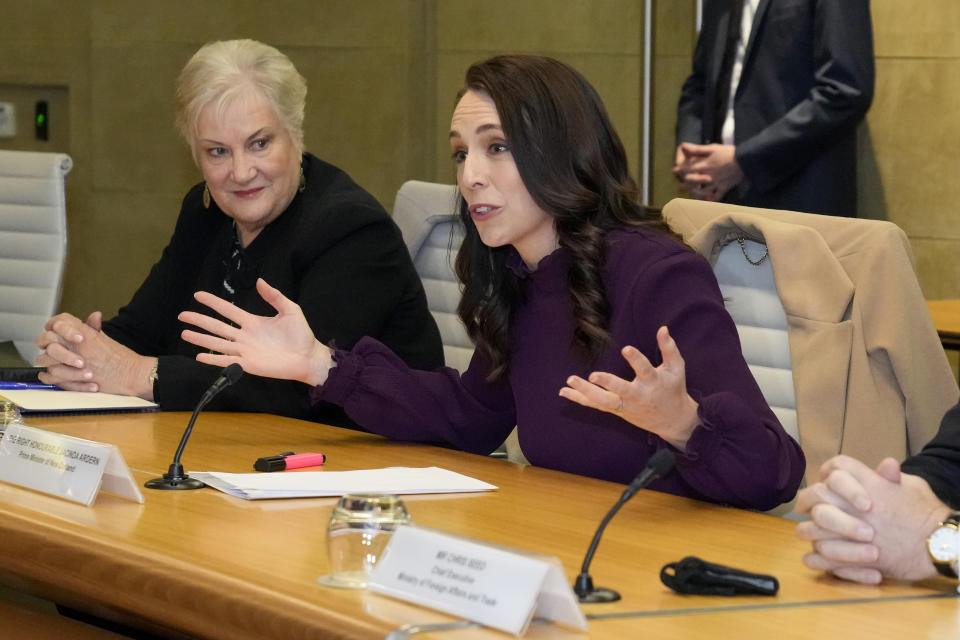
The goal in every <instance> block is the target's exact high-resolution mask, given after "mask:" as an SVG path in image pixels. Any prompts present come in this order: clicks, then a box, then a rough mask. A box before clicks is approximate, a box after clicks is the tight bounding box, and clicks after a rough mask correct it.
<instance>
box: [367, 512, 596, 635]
mask: <svg viewBox="0 0 960 640" xmlns="http://www.w3.org/2000/svg"><path fill="white" fill-rule="evenodd" d="M367 588H368V589H370V590H371V591H377V592H379V593H383V594H385V595H388V596H392V597H394V598H399V599H401V600H406V601H408V602H413V603H416V604H419V605H423V606H425V607H430V608H432V609H438V610H440V611H444V612H446V613H451V614H453V615H456V616H460V617H463V618H467V619H469V620H474V621H476V622H479V623H481V624H485V625H487V626H490V627H495V628H497V629H502V630H503V631H507V632H509V633H514V634H517V635H522V634H523V633H525V632H526V629H527V625H529V624H530V620H531V619H532V618H533V616H534V615H536V616H537V617H540V618H544V619H547V620H554V621H556V622H562V623H564V624H568V625H570V626H572V627H576V628H578V629H586V628H587V619H586V618H585V617H584V615H583V612H582V611H581V610H580V605H579V604H578V603H577V599H576V597H575V596H574V594H573V589H572V588H571V587H570V585H569V584H568V583H567V580H566V578H565V577H564V575H563V569H562V566H561V564H560V561H559V560H558V559H556V558H554V557H550V556H539V555H533V554H528V553H526V552H523V551H519V550H512V549H508V548H506V547H500V546H494V545H489V544H484V543H482V542H478V541H476V540H469V539H466V538H462V537H459V536H455V535H451V534H446V533H442V532H440V531H435V530H432V529H426V528H424V527H419V526H416V525H405V526H400V527H397V530H396V532H395V533H394V534H393V537H392V538H391V540H390V543H389V544H388V545H387V548H386V551H385V552H384V555H383V557H382V558H381V559H380V560H379V561H378V562H377V564H376V566H375V567H374V568H373V572H372V573H371V574H370V580H369V583H368V585H367Z"/></svg>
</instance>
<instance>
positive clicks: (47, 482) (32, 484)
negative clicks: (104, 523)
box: [0, 424, 143, 507]
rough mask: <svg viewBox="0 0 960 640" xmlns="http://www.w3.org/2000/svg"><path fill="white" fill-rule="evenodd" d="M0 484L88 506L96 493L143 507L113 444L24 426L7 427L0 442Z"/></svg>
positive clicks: (138, 488)
mask: <svg viewBox="0 0 960 640" xmlns="http://www.w3.org/2000/svg"><path fill="white" fill-rule="evenodd" d="M0 480H3V481H5V482H9V483H11V484H16V485H20V486H21V487H27V488H28V489H34V490H36V491H42V492H43V493H49V494H51V495H55V496H58V497H60V498H66V499H67V500H72V501H74V502H79V503H81V504H85V505H87V506H88V507H89V506H90V505H91V504H93V500H94V498H96V497H97V492H98V491H99V490H100V489H103V490H104V491H109V492H110V493H113V494H116V495H118V496H120V497H122V498H129V499H130V500H135V501H136V502H140V503H143V494H142V493H140V487H138V486H137V483H136V482H134V481H133V476H131V475H130V469H129V468H128V467H127V463H126V462H125V461H124V459H123V455H122V454H121V453H120V450H119V449H117V448H116V447H115V446H114V445H112V444H103V443H100V442H94V441H92V440H83V439H82V438H74V437H71V436H65V435H62V434H59V433H51V432H49V431H44V430H42V429H37V428H35V427H28V426H26V425H22V424H8V425H7V430H6V433H5V434H4V436H3V438H2V439H0Z"/></svg>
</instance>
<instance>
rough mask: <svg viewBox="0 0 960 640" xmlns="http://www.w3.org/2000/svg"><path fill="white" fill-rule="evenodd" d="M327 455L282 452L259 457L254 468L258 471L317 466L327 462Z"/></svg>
mask: <svg viewBox="0 0 960 640" xmlns="http://www.w3.org/2000/svg"><path fill="white" fill-rule="evenodd" d="M326 460H327V456H325V455H323V454H322V453H293V452H292V451H290V452H287V453H281V454H280V455H277V456H266V457H263V458H257V461H256V462H254V463H253V468H254V469H255V470H257V471H286V470H288V469H300V468H303V467H316V466H319V465H322V464H323V463H324V462H326Z"/></svg>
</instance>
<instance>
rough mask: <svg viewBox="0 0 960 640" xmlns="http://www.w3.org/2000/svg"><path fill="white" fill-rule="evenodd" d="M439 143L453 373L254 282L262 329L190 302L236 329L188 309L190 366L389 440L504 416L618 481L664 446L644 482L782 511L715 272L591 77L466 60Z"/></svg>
mask: <svg viewBox="0 0 960 640" xmlns="http://www.w3.org/2000/svg"><path fill="white" fill-rule="evenodd" d="M450 149H451V152H452V155H453V159H454V162H455V163H456V165H457V182H458V185H459V188H460V195H461V197H460V215H461V219H462V220H463V224H464V226H465V227H466V239H465V240H464V243H463V245H462V247H461V249H460V252H459V254H458V255H457V260H456V271H457V275H458V277H459V278H460V279H461V281H462V283H463V299H462V301H461V303H460V306H459V314H460V317H461V319H462V320H463V322H464V324H465V325H466V327H467V330H468V332H469V334H470V335H471V337H472V338H473V339H474V341H475V342H476V346H477V348H476V353H475V354H474V357H473V360H472V362H471V364H470V366H469V368H468V369H467V371H466V372H464V373H463V375H460V374H459V373H457V372H456V371H455V370H453V369H449V368H445V369H440V370H437V371H430V372H428V371H416V370H412V369H410V368H409V367H407V366H406V365H405V364H403V362H402V361H401V360H400V359H399V358H397V357H396V356H395V355H394V354H393V353H392V352H391V351H390V350H389V349H387V348H386V347H384V346H383V345H382V344H380V343H379V342H377V341H376V340H373V339H369V338H364V339H363V340H361V341H360V342H359V343H357V345H356V346H355V347H354V348H353V349H350V350H349V351H345V350H334V349H331V348H329V347H327V346H326V345H324V344H322V343H320V342H319V341H318V340H316V339H315V338H314V336H313V334H312V333H311V332H310V330H309V327H308V326H307V325H306V323H305V322H304V321H303V319H302V314H301V312H300V309H299V308H298V307H297V305H296V304H294V303H293V302H291V301H289V300H287V299H286V298H284V297H283V296H282V295H281V294H280V293H279V292H278V291H276V290H275V289H273V288H272V287H270V286H269V285H268V284H267V283H265V282H263V281H260V282H258V284H257V287H258V290H259V291H260V294H261V295H262V296H263V297H264V299H265V300H266V301H267V302H268V303H269V304H271V305H272V306H273V307H274V308H275V309H276V310H277V311H278V315H276V316H274V317H272V318H266V317H260V316H254V315H251V314H249V313H247V312H244V311H242V310H240V309H237V308H236V307H233V306H232V305H230V304H229V303H227V302H225V301H223V300H220V299H219V298H217V297H215V296H213V295H210V294H208V293H204V292H200V293H198V294H197V296H196V297H197V300H199V301H200V302H201V303H203V304H205V305H207V306H209V307H210V308H211V309H213V310H214V311H216V312H218V313H220V314H221V315H223V316H224V317H226V318H227V319H229V320H231V321H232V322H233V323H234V324H235V325H236V326H235V327H234V326H230V325H227V324H226V323H223V322H220V321H218V320H214V319H212V318H209V317H207V316H204V315H200V314H197V313H193V312H188V313H183V314H181V319H182V320H183V321H185V322H188V323H190V324H194V325H196V326H198V327H200V328H202V329H205V330H206V331H209V332H211V333H213V334H215V335H212V336H211V335H208V334H203V333H198V332H194V331H185V332H184V334H183V337H184V339H185V340H187V341H189V342H192V343H194V344H197V345H199V346H201V347H204V348H207V349H210V350H212V351H214V352H216V353H206V354H200V355H198V356H197V358H198V359H199V360H201V361H202V362H208V363H210V364H215V365H219V366H226V365H227V364H230V363H234V362H237V363H239V364H240V365H241V366H242V367H243V368H244V369H245V370H246V371H247V372H248V373H253V374H257V375H263V376H271V377H279V378H285V379H293V380H299V381H302V382H305V383H307V384H309V385H311V386H312V390H311V397H312V399H313V400H314V401H317V402H319V401H323V402H332V403H335V404H339V405H341V406H342V407H343V408H344V409H345V410H346V412H347V414H348V415H349V416H350V417H351V418H352V419H353V420H355V421H356V422H357V423H358V424H360V425H362V426H363V427H364V428H366V429H369V430H370V431H373V432H375V433H380V434H382V435H385V436H388V437H391V438H395V439H403V440H414V441H420V442H431V443H438V444H444V445H448V446H454V447H458V448H461V449H464V450H467V451H472V452H475V453H489V452H490V451H493V450H494V449H495V448H496V447H497V446H498V445H499V444H500V443H501V442H502V441H503V440H504V438H505V437H506V436H507V434H508V433H509V432H510V431H511V429H512V428H513V426H514V425H515V424H516V425H517V427H518V434H519V440H520V444H521V446H522V449H523V452H524V454H525V455H526V456H527V458H528V459H529V460H530V461H531V462H532V463H533V464H537V465H541V466H545V467H551V468H554V469H560V470H562V471H568V472H572V473H579V474H583V475H589V476H594V477H597V478H603V479H606V480H613V481H616V482H623V483H626V482H630V481H631V480H632V479H633V478H634V476H635V475H636V474H637V472H638V471H640V470H641V469H642V468H643V466H644V465H645V463H646V461H647V460H648V458H649V457H650V456H651V455H652V454H653V453H654V452H655V451H656V450H658V449H661V448H667V447H671V448H673V449H674V450H675V452H676V453H677V454H678V455H677V464H676V472H675V473H673V474H670V475H668V476H666V477H664V478H660V479H658V480H656V481H655V482H654V484H652V485H651V486H652V487H653V488H656V489H659V490H661V491H667V492H669V493H674V494H678V495H685V496H690V497H694V498H699V499H704V500H710V501H714V502H722V503H727V504H732V505H737V506H741V507H748V508H757V509H769V508H772V507H774V506H776V505H777V504H779V503H781V502H785V501H787V500H790V499H791V498H792V497H793V495H794V493H795V492H796V490H797V487H798V485H799V483H800V478H801V477H802V474H803V471H804V458H803V454H802V452H801V451H800V447H799V446H798V444H797V443H796V442H795V441H794V440H793V439H792V438H790V436H788V435H787V434H786V432H784V430H783V428H782V427H781V426H780V423H779V422H778V421H777V419H776V417H775V416H774V414H773V412H772V411H771V410H770V408H769V407H768V406H767V404H766V402H765V401H764V399H763V396H762V395H761V393H760V390H759V388H758V387H757V384H756V382H755V381H754V379H753V376H752V375H751V373H750V371H749V369H748V368H747V365H746V363H745V362H744V360H743V356H742V355H741V352H740V343H739V339H738V337H737V333H736V328H735V326H734V324H733V321H732V320H731V318H730V316H729V315H728V314H727V312H726V311H725V309H724V306H723V299H722V297H721V294H720V290H719V287H718V285H717V282H716V279H715V278H714V276H713V272H712V270H711V268H710V265H709V264H708V263H707V262H706V260H704V259H703V258H701V257H700V256H698V255H696V254H695V253H693V252H692V251H690V250H689V249H688V248H687V247H686V246H684V245H683V244H682V242H680V240H679V239H678V238H677V237H676V236H675V235H674V234H673V233H672V232H671V231H670V229H669V228H668V227H667V226H666V225H665V224H664V223H663V222H662V221H660V219H659V217H658V216H656V215H655V214H654V213H652V212H651V211H649V210H646V209H645V208H644V207H642V206H641V205H639V204H638V202H637V201H638V198H637V190H636V185H635V183H634V182H633V180H632V179H631V178H630V176H629V174H628V172H627V161H626V154H625V153H624V150H623V145H622V144H621V142H620V140H619V138H618V137H617V134H616V132H615V131H614V130H613V127H612V126H611V124H610V121H609V118H608V117H607V114H606V111H605V109H604V107H603V104H602V102H601V101H600V98H599V97H598V96H597V94H596V92H595V91H594V89H593V87H591V86H590V84H589V83H588V82H587V81H586V80H585V79H584V78H583V76H581V75H580V74H579V73H578V72H576V71H575V70H574V69H572V68H570V67H569V66H567V65H565V64H563V63H561V62H558V61H556V60H553V59H550V58H543V57H537V56H521V55H516V56H498V57H495V58H492V59H490V60H487V61H485V62H482V63H478V64H475V65H473V66H472V67H470V69H469V70H468V71H467V77H466V86H465V88H464V90H463V91H462V92H461V95H460V96H459V98H458V101H457V105H456V108H455V110H454V113H453V117H452V120H451V127H450ZM667 327H669V330H668V329H667ZM218 336H219V337H218ZM681 352H683V353H684V354H686V361H685V359H684V357H682V356H681Z"/></svg>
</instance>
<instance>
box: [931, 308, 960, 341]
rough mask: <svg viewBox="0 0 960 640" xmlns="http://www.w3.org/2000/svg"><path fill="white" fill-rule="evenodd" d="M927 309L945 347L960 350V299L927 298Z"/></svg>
mask: <svg viewBox="0 0 960 640" xmlns="http://www.w3.org/2000/svg"><path fill="white" fill-rule="evenodd" d="M927 309H928V310H929V311H930V317H931V318H933V326H934V327H936V328H937V335H939V336H940V342H941V343H943V346H944V348H945V349H953V350H955V351H960V300H927Z"/></svg>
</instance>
